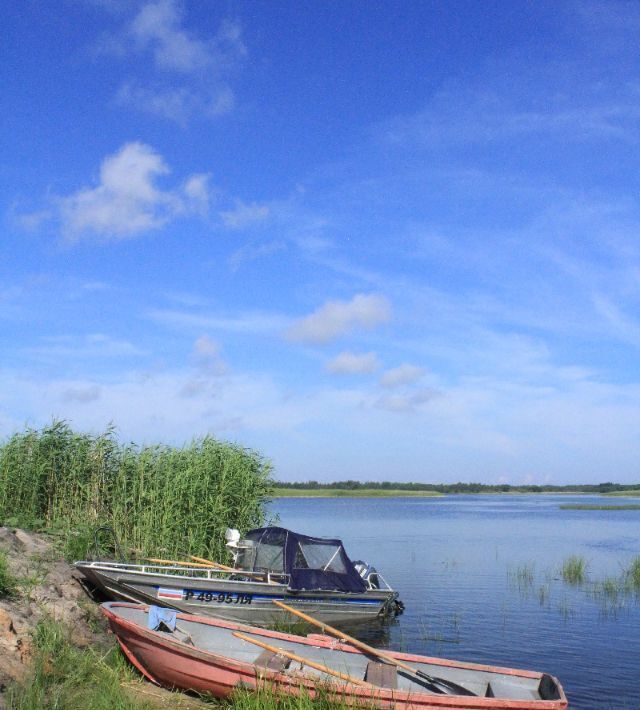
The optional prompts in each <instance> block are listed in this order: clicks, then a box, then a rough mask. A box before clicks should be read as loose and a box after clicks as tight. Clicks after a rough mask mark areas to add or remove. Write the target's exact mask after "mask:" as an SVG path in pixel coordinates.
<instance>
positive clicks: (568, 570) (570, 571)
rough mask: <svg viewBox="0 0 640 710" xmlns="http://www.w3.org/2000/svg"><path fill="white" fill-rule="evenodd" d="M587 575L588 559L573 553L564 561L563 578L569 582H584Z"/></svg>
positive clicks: (575, 583)
mask: <svg viewBox="0 0 640 710" xmlns="http://www.w3.org/2000/svg"><path fill="white" fill-rule="evenodd" d="M586 577H587V561H586V560H585V559H584V557H580V556H579V555H571V557H567V559H566V560H565V561H564V562H563V563H562V579H563V580H564V581H565V582H566V583H567V584H574V585H577V584H582V583H583V582H584V581H585V579H586Z"/></svg>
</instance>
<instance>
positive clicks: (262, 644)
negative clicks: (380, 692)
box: [233, 631, 376, 688]
mask: <svg viewBox="0 0 640 710" xmlns="http://www.w3.org/2000/svg"><path fill="white" fill-rule="evenodd" d="M233 635H234V636H237V637H238V638H239V639H242V640H243V641H248V642H249V643H253V644H255V645H256V646H260V647H261V648H265V649H266V650H267V651H271V652H272V653H277V654H278V655H280V656H285V658H290V659H291V660H292V661H297V662H298V663H301V664H302V665H304V666H309V668H315V669H316V670H318V671H322V672H323V673H328V674H329V675H332V676H335V677H336V678H340V680H344V681H346V682H347V683H351V684H352V685H360V686H362V687H364V688H375V687H376V686H374V685H372V684H371V683H367V682H366V681H364V680H360V678H354V677H353V676H350V675H348V674H347V673H341V672H340V671H336V670H335V669H333V668H329V667H328V666H325V665H324V664H322V663H316V662H315V661H312V660H311V659H310V658H305V657H304V656H299V655H298V654H297V653H292V652H291V651H285V650H284V649H283V648H279V647H278V646H272V645H271V644H268V643H265V642H264V641H258V639H255V638H252V637H251V636H247V635H246V634H241V633H240V632H239V631H234V632H233Z"/></svg>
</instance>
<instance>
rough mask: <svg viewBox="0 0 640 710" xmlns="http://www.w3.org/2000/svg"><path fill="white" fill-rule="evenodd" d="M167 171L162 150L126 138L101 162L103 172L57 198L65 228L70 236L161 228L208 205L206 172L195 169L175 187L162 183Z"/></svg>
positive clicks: (127, 234)
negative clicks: (93, 182)
mask: <svg viewBox="0 0 640 710" xmlns="http://www.w3.org/2000/svg"><path fill="white" fill-rule="evenodd" d="M168 173H169V168H168V167H167V165H166V163H165V161H164V159H163V158H162V156H161V155H160V154H159V153H157V152H156V151H155V150H154V149H153V148H151V147H150V146H148V145H145V144H144V143H127V144H125V145H124V146H122V148H120V150H119V151H118V152H117V153H115V154H114V155H110V156H108V157H107V158H105V160H104V161H103V163H102V166H101V167H100V178H99V181H98V184H97V185H96V186H94V187H87V188H83V189H81V190H78V192H75V193H73V194H72V195H69V196H67V197H63V198H60V199H58V200H57V206H58V209H59V217H60V221H61V224H62V229H63V232H64V234H65V236H66V237H67V239H68V240H70V241H75V240H78V239H81V238H83V237H90V236H97V237H100V238H103V239H105V240H108V239H123V238H127V237H132V236H135V235H137V234H140V233H142V232H146V231H149V230H152V229H158V228H160V227H162V226H164V225H165V224H167V223H168V222H169V221H171V220H172V219H174V218H175V217H177V216H178V215H182V214H186V213H189V212H194V211H202V210H203V209H206V206H207V204H208V194H209V190H208V185H207V183H208V176H206V175H191V176H190V177H189V178H187V180H186V182H185V183H184V184H183V185H182V186H180V187H177V188H174V189H173V190H163V189H161V188H160V187H158V185H157V182H158V179H159V178H161V177H162V176H164V175H167V174H168Z"/></svg>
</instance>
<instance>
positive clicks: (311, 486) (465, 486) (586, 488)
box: [275, 481, 640, 493]
mask: <svg viewBox="0 0 640 710" xmlns="http://www.w3.org/2000/svg"><path fill="white" fill-rule="evenodd" d="M275 485H276V486H277V487H278V488H292V489H296V490H319V489H320V490H321V489H330V490H331V489H333V490H346V491H356V490H360V489H373V490H394V491H433V492H435V493H615V492H616V491H635V490H637V491H640V483H634V484H628V483H624V484H622V483H611V482H607V483H595V484H570V485H566V486H536V485H523V486H512V485H510V484H508V483H500V484H495V485H494V484H487V483H462V482H459V483H398V482H396V481H333V482H332V483H320V482H319V481H306V482H296V483H286V482H283V481H278V482H277V483H276V484H275Z"/></svg>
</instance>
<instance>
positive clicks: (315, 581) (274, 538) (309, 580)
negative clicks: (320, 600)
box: [244, 527, 367, 592]
mask: <svg viewBox="0 0 640 710" xmlns="http://www.w3.org/2000/svg"><path fill="white" fill-rule="evenodd" d="M244 539H245V540H250V541H251V542H253V544H254V546H255V554H254V555H253V564H252V567H251V570H252V571H254V572H282V573H283V574H287V575H289V586H290V588H291V589H300V590H302V589H304V590H310V589H323V590H332V589H335V590H338V591H341V592H364V591H365V590H366V589H367V585H366V583H365V582H364V580H363V579H362V577H360V575H359V574H358V572H357V571H356V569H355V568H354V566H353V562H352V561H351V560H350V559H349V557H348V555H347V553H346V552H345V549H344V546H343V544H342V541H340V540H334V539H328V538H321V537H309V536H308V535H300V534H299V533H295V532H292V531H291V530H286V529H285V528H279V527H266V528H257V529H256V530H250V531H249V532H248V533H247V534H246V535H245V536H244Z"/></svg>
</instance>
